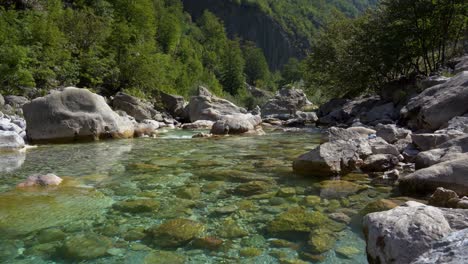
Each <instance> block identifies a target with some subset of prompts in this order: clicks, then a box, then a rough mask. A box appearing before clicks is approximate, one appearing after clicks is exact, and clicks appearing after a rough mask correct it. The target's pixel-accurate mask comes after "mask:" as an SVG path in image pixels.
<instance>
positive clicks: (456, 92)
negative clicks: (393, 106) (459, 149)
mask: <svg viewBox="0 0 468 264" xmlns="http://www.w3.org/2000/svg"><path fill="white" fill-rule="evenodd" d="M467 101H468V71H462V72H460V73H458V74H457V75H455V76H454V77H452V78H450V80H448V81H447V82H445V83H443V84H439V85H436V86H433V87H431V88H428V89H426V90H424V91H423V92H422V93H421V94H419V95H417V96H416V97H414V98H412V99H410V101H409V102H408V104H407V105H406V106H405V107H403V108H402V110H401V112H400V113H401V115H402V117H403V118H404V119H406V120H407V122H408V125H409V126H410V127H411V128H414V129H429V130H432V131H434V130H437V129H440V128H442V127H444V126H446V125H447V124H448V121H450V120H451V119H452V118H454V117H456V116H462V115H464V114H465V113H467V112H468V104H467V103H466V102H467Z"/></svg>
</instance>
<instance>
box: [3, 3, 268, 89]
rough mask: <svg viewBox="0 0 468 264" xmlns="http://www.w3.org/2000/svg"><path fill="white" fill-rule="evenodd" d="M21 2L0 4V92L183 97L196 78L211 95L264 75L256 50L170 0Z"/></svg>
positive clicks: (212, 19)
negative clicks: (77, 90) (82, 90)
mask: <svg viewBox="0 0 468 264" xmlns="http://www.w3.org/2000/svg"><path fill="white" fill-rule="evenodd" d="M17 3H18V2H17ZM23 3H24V5H19V4H18V5H16V7H15V3H14V1H12V3H8V2H7V3H3V6H2V7H0V8H1V9H0V89H1V92H3V93H4V94H24V93H25V92H26V91H27V90H28V89H29V87H37V88H39V89H40V90H39V91H40V92H41V93H45V92H46V91H47V90H48V89H51V88H56V87H60V86H67V85H76V86H79V87H88V88H92V89H95V90H97V91H98V92H100V93H103V94H108V95H110V94H113V93H115V92H117V91H120V90H126V91H127V92H130V93H132V94H136V95H139V96H142V97H143V96H152V94H153V93H154V92H155V91H158V90H161V91H166V92H170V93H176V94H180V95H185V96H187V95H189V94H190V93H191V92H192V91H194V90H195V88H196V87H197V86H198V85H200V84H204V85H206V86H208V87H210V89H211V90H213V91H214V92H215V93H217V94H223V93H226V94H228V93H230V94H232V95H237V94H238V93H239V91H238V90H240V89H243V87H244V82H245V80H246V78H247V79H249V80H251V81H252V82H255V81H258V83H265V82H267V81H268V78H269V76H267V75H269V71H268V66H267V65H266V62H265V58H264V56H263V53H262V51H261V50H259V49H258V48H256V47H255V46H254V45H252V44H249V43H247V42H242V43H241V42H240V41H239V40H229V39H228V38H227V36H226V33H225V30H224V26H223V23H222V21H221V20H220V19H218V18H217V17H216V16H214V15H213V14H211V13H209V12H205V13H204V14H203V15H202V16H201V17H199V18H198V19H197V20H196V21H193V22H192V21H191V19H190V16H188V15H187V14H185V13H184V12H183V8H182V3H181V2H180V1H177V0H176V1H172V0H171V1H164V0H140V1H126V0H115V1H105V0H98V1H95V0H83V1H61V0H38V1H24V2H23ZM28 4H29V5H28ZM246 64H247V65H249V66H252V65H257V66H255V67H254V68H252V67H250V68H245V67H244V66H245V65H246ZM262 67H263V68H262ZM244 68H245V70H246V72H245V73H244Z"/></svg>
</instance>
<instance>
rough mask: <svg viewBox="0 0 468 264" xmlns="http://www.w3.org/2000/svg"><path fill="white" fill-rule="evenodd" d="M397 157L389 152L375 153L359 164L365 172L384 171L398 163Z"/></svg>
mask: <svg viewBox="0 0 468 264" xmlns="http://www.w3.org/2000/svg"><path fill="white" fill-rule="evenodd" d="M398 163H399V160H398V157H396V156H395V155H391V154H375V155H371V156H369V157H367V158H366V159H365V160H364V163H363V164H362V166H361V169H362V170H363V171H365V172H384V171H387V170H391V169H393V168H395V167H396V165H398Z"/></svg>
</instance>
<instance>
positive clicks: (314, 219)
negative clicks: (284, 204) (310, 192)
mask: <svg viewBox="0 0 468 264" xmlns="http://www.w3.org/2000/svg"><path fill="white" fill-rule="evenodd" d="M330 222H331V220H330V219H329V218H328V217H327V216H325V215H324V214H322V213H320V212H317V211H314V212H312V211H308V210H306V209H305V208H302V207H296V208H292V209H289V210H288V211H286V212H284V213H281V214H280V215H278V216H276V218H275V219H274V220H273V221H271V222H270V223H269V224H268V226H267V231H268V233H269V234H270V235H271V236H273V237H279V238H286V239H287V238H294V237H296V238H297V236H304V235H307V234H309V233H310V232H311V231H312V230H313V229H315V228H318V227H323V226H326V225H327V224H330Z"/></svg>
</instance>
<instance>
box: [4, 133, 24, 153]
mask: <svg viewBox="0 0 468 264" xmlns="http://www.w3.org/2000/svg"><path fill="white" fill-rule="evenodd" d="M25 145H26V144H25V143H24V139H23V138H22V137H21V136H20V135H19V134H18V133H16V132H13V131H0V151H14V150H19V149H22V148H24V147H25Z"/></svg>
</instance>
